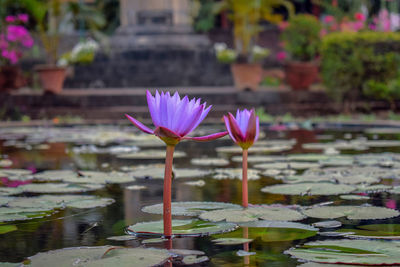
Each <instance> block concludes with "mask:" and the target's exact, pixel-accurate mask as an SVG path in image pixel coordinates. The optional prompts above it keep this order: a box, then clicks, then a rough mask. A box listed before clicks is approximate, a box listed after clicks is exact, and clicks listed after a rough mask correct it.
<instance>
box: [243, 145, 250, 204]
mask: <svg viewBox="0 0 400 267" xmlns="http://www.w3.org/2000/svg"><path fill="white" fill-rule="evenodd" d="M247 154H248V150H247V149H243V158H242V172H243V173H242V206H243V207H245V208H247V207H248V206H249V200H248V199H249V198H248V189H247Z"/></svg>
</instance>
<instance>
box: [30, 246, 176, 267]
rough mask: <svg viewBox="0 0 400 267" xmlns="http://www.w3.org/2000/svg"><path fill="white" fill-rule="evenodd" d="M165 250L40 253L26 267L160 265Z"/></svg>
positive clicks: (99, 249) (106, 248) (90, 249)
mask: <svg viewBox="0 0 400 267" xmlns="http://www.w3.org/2000/svg"><path fill="white" fill-rule="evenodd" d="M169 257H170V255H169V253H168V251H167V250H160V249H146V248H120V247H112V246H102V247H75V248H65V249H59V250H52V251H49V252H41V253H38V254H36V255H35V256H32V257H30V258H29V260H30V264H29V265H28V266H32V267H36V266H37V267H39V266H40V267H41V266H79V267H80V266H97V267H98V266H135V267H136V266H140V267H142V266H143V267H147V266H153V265H159V264H162V263H163V262H164V261H166V260H167V259H168V258H169Z"/></svg>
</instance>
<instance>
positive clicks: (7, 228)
mask: <svg viewBox="0 0 400 267" xmlns="http://www.w3.org/2000/svg"><path fill="white" fill-rule="evenodd" d="M16 230H18V228H17V226H15V225H0V235H2V234H6V233H9V232H13V231H16Z"/></svg>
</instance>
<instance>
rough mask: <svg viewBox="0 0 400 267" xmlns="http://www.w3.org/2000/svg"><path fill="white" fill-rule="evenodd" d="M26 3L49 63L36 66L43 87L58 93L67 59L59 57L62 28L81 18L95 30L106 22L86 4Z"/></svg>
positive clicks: (54, 0)
mask: <svg viewBox="0 0 400 267" xmlns="http://www.w3.org/2000/svg"><path fill="white" fill-rule="evenodd" d="M23 3H24V5H25V7H26V8H27V9H28V10H29V11H30V12H31V13H32V15H33V17H34V19H35V21H36V25H37V30H38V33H39V37H40V40H41V42H42V45H43V49H44V51H45V53H46V61H47V62H46V64H43V65H38V66H36V68H35V69H36V71H37V72H38V75H39V79H40V81H41V84H42V87H43V89H44V90H45V91H46V92H50V93H55V94H58V93H60V92H61V91H62V88H63V83H64V80H65V77H66V67H67V66H66V64H65V60H60V49H59V45H60V42H61V35H62V33H63V32H62V29H63V27H64V28H65V25H66V24H69V25H74V24H75V23H76V18H79V19H80V20H81V21H82V22H84V24H85V25H87V26H88V29H89V30H90V31H91V32H92V33H96V34H97V35H98V34H99V33H98V32H97V31H96V30H97V28H99V27H102V26H103V25H104V23H105V21H104V18H103V16H102V15H100V14H99V13H98V12H97V11H96V10H93V9H91V8H89V7H86V6H85V5H83V4H78V3H73V2H68V1H63V0H46V1H39V0H24V1H23Z"/></svg>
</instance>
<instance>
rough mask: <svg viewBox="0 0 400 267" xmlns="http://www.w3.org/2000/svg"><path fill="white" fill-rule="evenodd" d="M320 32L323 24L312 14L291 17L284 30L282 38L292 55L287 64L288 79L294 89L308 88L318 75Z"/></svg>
mask: <svg viewBox="0 0 400 267" xmlns="http://www.w3.org/2000/svg"><path fill="white" fill-rule="evenodd" d="M320 32H321V24H320V22H319V21H318V19H317V18H316V17H314V16H312V15H296V16H293V17H291V18H290V20H289V23H288V25H287V26H286V27H285V28H284V30H283V33H282V40H283V41H284V47H285V50H286V51H287V52H288V54H289V56H290V60H289V61H288V62H287V63H286V65H285V73H286V80H287V83H288V84H289V85H290V86H291V87H292V89H294V90H304V89H308V88H309V86H310V85H311V84H312V83H313V82H314V81H315V80H316V78H317V76H318V64H317V62H316V58H317V56H318V53H319V49H320V46H321V38H320Z"/></svg>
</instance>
